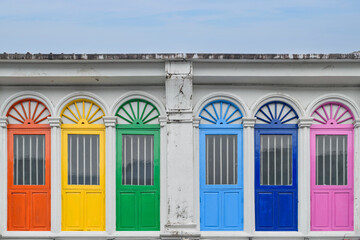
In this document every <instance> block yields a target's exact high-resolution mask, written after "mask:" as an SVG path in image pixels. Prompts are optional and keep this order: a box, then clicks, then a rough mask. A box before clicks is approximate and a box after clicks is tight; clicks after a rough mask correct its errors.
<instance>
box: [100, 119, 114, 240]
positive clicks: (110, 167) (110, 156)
mask: <svg viewBox="0 0 360 240" xmlns="http://www.w3.org/2000/svg"><path fill="white" fill-rule="evenodd" d="M103 121H104V124H105V128H106V130H105V139H106V141H105V159H106V161H105V172H106V174H105V196H106V197H105V203H106V205H105V206H106V210H105V219H106V221H105V223H106V232H107V233H108V234H109V235H111V234H113V233H115V231H116V211H115V209H116V124H117V117H115V116H104V117H103Z"/></svg>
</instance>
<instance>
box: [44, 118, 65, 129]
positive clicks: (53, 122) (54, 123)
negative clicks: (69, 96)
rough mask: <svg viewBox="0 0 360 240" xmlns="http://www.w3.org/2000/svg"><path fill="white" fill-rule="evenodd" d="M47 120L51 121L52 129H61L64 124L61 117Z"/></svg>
mask: <svg viewBox="0 0 360 240" xmlns="http://www.w3.org/2000/svg"><path fill="white" fill-rule="evenodd" d="M47 119H48V121H49V124H50V127H57V128H60V126H61V124H62V120H61V118H60V117H48V118H47Z"/></svg>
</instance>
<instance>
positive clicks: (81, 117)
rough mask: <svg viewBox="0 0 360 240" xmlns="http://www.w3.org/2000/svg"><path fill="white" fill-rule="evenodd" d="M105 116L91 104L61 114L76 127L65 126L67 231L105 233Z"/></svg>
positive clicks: (71, 105)
mask: <svg viewBox="0 0 360 240" xmlns="http://www.w3.org/2000/svg"><path fill="white" fill-rule="evenodd" d="M78 105H79V106H80V107H79V106H78ZM76 113H77V114H76ZM97 114H98V115H97ZM103 115H104V113H103V111H102V110H101V108H100V107H99V106H98V105H96V104H95V103H93V102H90V101H88V100H76V101H73V102H71V103H69V104H68V105H67V107H66V108H65V109H64V110H63V112H62V113H61V117H62V118H67V119H68V120H70V121H73V122H74V123H75V124H62V125H61V128H62V230H63V231H104V230H105V127H104V125H103V124H96V122H97V121H99V122H100V120H101V118H102V116H103ZM71 119H72V120H71ZM64 120H65V119H64Z"/></svg>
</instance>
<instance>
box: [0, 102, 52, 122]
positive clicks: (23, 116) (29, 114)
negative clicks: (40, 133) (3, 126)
mask: <svg viewBox="0 0 360 240" xmlns="http://www.w3.org/2000/svg"><path fill="white" fill-rule="evenodd" d="M6 116H7V117H8V121H9V123H10V124H46V123H48V121H47V118H48V117H50V116H51V114H50V111H49V109H48V108H47V107H46V106H45V105H44V104H43V103H42V102H40V101H38V100H36V99H24V100H20V101H18V102H16V103H14V104H13V105H12V106H11V107H10V109H9V110H8V112H7V114H6Z"/></svg>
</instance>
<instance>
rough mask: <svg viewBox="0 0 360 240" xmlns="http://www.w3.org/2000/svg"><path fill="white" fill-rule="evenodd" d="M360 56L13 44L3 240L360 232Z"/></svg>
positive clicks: (4, 103) (4, 67)
mask: <svg viewBox="0 0 360 240" xmlns="http://www.w3.org/2000/svg"><path fill="white" fill-rule="evenodd" d="M359 93H360V54H359V53H352V54H329V55H324V54H314V55H290V54H263V55H246V54H129V55H126V54H6V53H4V54H0V101H1V108H0V141H1V143H0V148H1V149H0V234H1V235H0V236H1V237H0V238H3V239H12V238H21V239H26V238H32V239H33V238H36V239H40V238H44V239H71V238H75V239H76V238H89V237H92V238H98V239H130V238H132V239H219V238H221V239H222V238H228V239H234V238H236V239H267V238H272V239H276V238H279V237H283V238H286V239H290V238H291V239H304V238H308V239H316V238H324V237H327V238H334V239H338V238H345V237H346V238H359V237H360V191H359V189H360V178H359V176H360V175H359V174H358V172H359V170H360V156H359V149H360V98H359Z"/></svg>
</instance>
